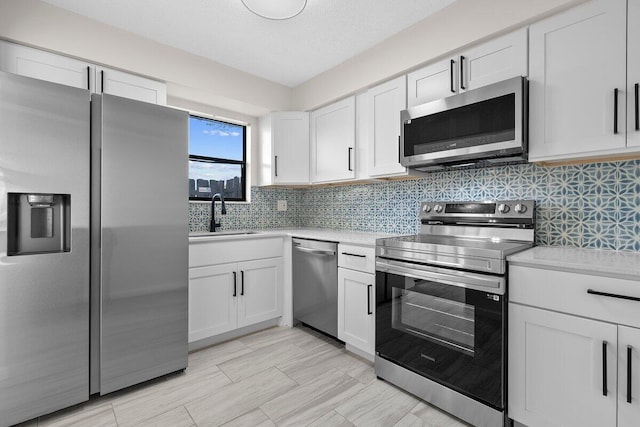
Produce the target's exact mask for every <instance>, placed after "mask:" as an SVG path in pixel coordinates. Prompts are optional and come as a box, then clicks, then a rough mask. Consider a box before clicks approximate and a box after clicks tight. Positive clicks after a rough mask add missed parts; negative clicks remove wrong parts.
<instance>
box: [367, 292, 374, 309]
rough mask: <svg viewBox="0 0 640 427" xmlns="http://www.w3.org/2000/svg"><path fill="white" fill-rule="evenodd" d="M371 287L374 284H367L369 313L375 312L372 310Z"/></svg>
mask: <svg viewBox="0 0 640 427" xmlns="http://www.w3.org/2000/svg"><path fill="white" fill-rule="evenodd" d="M371 288H373V285H367V314H373V311H371Z"/></svg>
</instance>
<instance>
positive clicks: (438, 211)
mask: <svg viewBox="0 0 640 427" xmlns="http://www.w3.org/2000/svg"><path fill="white" fill-rule="evenodd" d="M433 211H434V212H435V213H440V212H442V205H435V206H434V207H433Z"/></svg>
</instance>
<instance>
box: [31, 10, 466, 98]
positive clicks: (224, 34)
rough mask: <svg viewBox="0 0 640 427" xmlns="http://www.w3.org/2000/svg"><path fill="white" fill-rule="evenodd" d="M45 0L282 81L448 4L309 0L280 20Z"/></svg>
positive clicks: (292, 83)
mask: <svg viewBox="0 0 640 427" xmlns="http://www.w3.org/2000/svg"><path fill="white" fill-rule="evenodd" d="M43 1H45V2H46V3H49V4H52V5H54V6H58V7H61V8H63V9H67V10H69V11H71V12H74V13H77V14H79V15H83V16H86V17H89V18H92V19H95V20H97V21H100V22H103V23H105V24H108V25H111V26H114V27H116V28H119V29H122V30H125V31H128V32H131V33H134V34H137V35H140V36H143V37H146V38H148V39H152V40H155V41H157V42H159V43H162V44H165V45H168V46H171V47H174V48H178V49H181V50H185V51H187V52H190V53H193V54H196V55H199V56H202V57H205V58H208V59H210V60H212V61H216V62H219V63H221V64H225V65H228V66H230V67H233V68H236V69H239V70H242V71H245V72H248V73H251V74H253V75H256V76H258V77H262V78H264V79H267V80H270V81H273V82H276V83H279V84H282V85H284V86H288V87H296V86H298V85H300V84H301V83H304V82H305V81H307V80H309V79H311V78H313V77H314V76H316V75H318V74H320V73H322V72H324V71H326V70H328V69H330V68H333V67H335V66H336V65H338V64H340V63H342V62H344V61H346V60H347V59H349V58H351V57H353V56H356V55H357V54H359V53H361V52H363V51H365V50H367V49H368V48H370V47H372V46H374V45H376V44H378V43H379V42H381V41H383V40H385V39H387V38H389V37H390V36H392V35H394V34H396V33H398V32H400V31H401V30H403V29H405V28H407V27H410V26H411V25H413V24H415V23H417V22H419V21H421V20H423V19H425V18H426V17H427V16H429V15H431V14H433V13H435V12H437V11H438V10H440V9H442V8H444V7H446V6H447V5H449V4H451V3H453V2H454V0H307V6H306V8H305V9H304V10H303V11H302V13H300V14H299V15H298V16H296V17H294V18H292V19H288V20H280V21H278V20H269V19H264V18H261V17H259V16H257V15H255V14H254V13H252V12H250V11H249V10H247V9H246V8H245V6H244V5H243V3H242V1H241V0H181V1H177V0H43ZM267 1H269V0H267ZM271 1H279V0H271Z"/></svg>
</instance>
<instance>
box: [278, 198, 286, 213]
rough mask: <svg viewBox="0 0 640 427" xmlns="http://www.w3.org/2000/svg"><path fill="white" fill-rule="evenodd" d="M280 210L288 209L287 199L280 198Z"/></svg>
mask: <svg viewBox="0 0 640 427" xmlns="http://www.w3.org/2000/svg"><path fill="white" fill-rule="evenodd" d="M278 210H279V211H286V210H287V201H286V200H278Z"/></svg>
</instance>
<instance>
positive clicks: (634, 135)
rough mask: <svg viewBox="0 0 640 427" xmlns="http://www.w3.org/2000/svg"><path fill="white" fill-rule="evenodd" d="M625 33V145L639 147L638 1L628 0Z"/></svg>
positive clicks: (639, 17)
mask: <svg viewBox="0 0 640 427" xmlns="http://www.w3.org/2000/svg"><path fill="white" fill-rule="evenodd" d="M627 19H628V30H627V31H628V34H627V43H628V46H627V79H628V80H627V94H628V98H627V146H628V147H634V149H638V148H640V105H639V104H640V99H639V97H640V93H639V92H640V2H639V1H637V0H635V1H634V0H631V1H629V10H628V18H627Z"/></svg>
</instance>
